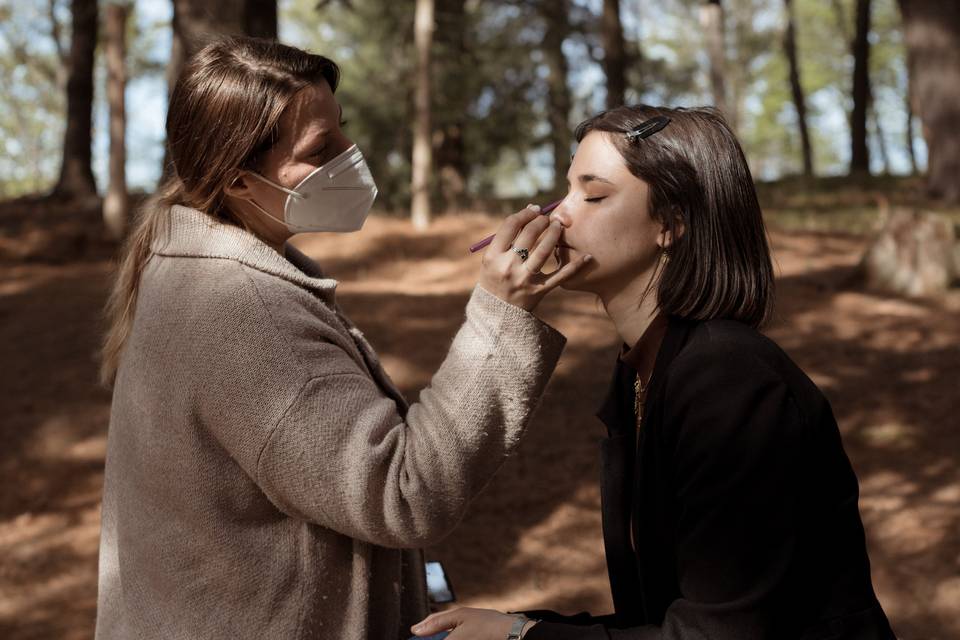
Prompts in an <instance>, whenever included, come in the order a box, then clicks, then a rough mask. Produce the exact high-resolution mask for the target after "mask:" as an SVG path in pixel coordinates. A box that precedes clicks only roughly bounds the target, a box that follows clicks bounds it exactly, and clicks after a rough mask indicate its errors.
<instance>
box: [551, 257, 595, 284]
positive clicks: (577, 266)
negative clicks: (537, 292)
mask: <svg viewBox="0 0 960 640" xmlns="http://www.w3.org/2000/svg"><path fill="white" fill-rule="evenodd" d="M592 260H593V256H591V255H585V256H583V257H582V258H580V259H579V260H573V261H572V262H568V263H567V264H565V265H563V266H562V267H561V268H559V269H557V270H556V271H554V272H553V273H551V274H549V275H548V276H547V279H546V280H545V281H544V282H543V291H544V292H545V293H546V292H548V291H550V290H551V289H555V288H556V287H558V286H560V285H561V284H563V283H564V282H565V281H567V280H569V279H570V278H572V277H573V276H574V275H575V274H576V273H577V272H578V271H580V270H581V269H583V268H584V267H586V266H587V265H588V264H590V262H591V261H592Z"/></svg>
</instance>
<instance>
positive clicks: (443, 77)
mask: <svg viewBox="0 0 960 640" xmlns="http://www.w3.org/2000/svg"><path fill="white" fill-rule="evenodd" d="M436 13H437V15H436V33H435V38H434V39H435V42H434V49H435V52H436V54H437V55H436V56H435V57H436V59H437V60H438V61H440V64H439V65H438V67H439V68H438V69H435V70H434V74H433V75H434V76H436V77H437V78H438V79H440V82H441V83H442V86H444V87H448V88H449V89H448V90H447V91H446V92H445V95H444V99H443V101H442V107H441V109H440V110H439V111H438V112H437V113H436V114H432V115H433V116H434V118H433V119H434V120H435V121H436V125H435V126H436V129H437V130H436V132H435V133H434V135H437V136H439V137H440V143H439V145H436V146H437V157H436V166H437V176H438V178H439V182H440V185H439V186H440V196H441V198H442V200H443V206H444V208H445V209H446V210H448V211H454V210H459V209H462V208H464V207H465V206H466V204H467V203H466V193H467V178H468V173H469V171H468V169H469V167H468V164H467V159H466V148H465V146H464V139H463V134H464V130H465V129H466V127H467V123H466V119H467V109H468V106H469V105H468V92H466V91H463V90H461V88H462V87H463V85H464V79H463V69H464V66H463V65H464V64H468V63H469V62H468V61H469V60H470V59H471V58H470V55H469V54H470V52H469V51H468V50H467V37H466V36H467V33H466V32H467V15H466V3H465V0H439V1H438V2H437V7H436Z"/></svg>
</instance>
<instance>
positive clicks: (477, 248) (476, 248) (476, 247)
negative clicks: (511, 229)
mask: <svg viewBox="0 0 960 640" xmlns="http://www.w3.org/2000/svg"><path fill="white" fill-rule="evenodd" d="M561 202H563V200H557V201H556V202H551V203H550V204H548V205H547V206H545V207H543V208H542V209H540V215H542V216H547V215H550V212H551V211H553V210H554V209H556V208H557V206H558V205H559V204H560V203H561ZM496 235H497V234H493V235H490V236H487V237H486V238H484V239H483V240H481V241H480V242H478V243H476V244H474V245H471V246H470V253H476V252H477V251H480V249H483V248H484V247H485V246H487V245H488V244H490V243H491V242H493V239H494V237H496Z"/></svg>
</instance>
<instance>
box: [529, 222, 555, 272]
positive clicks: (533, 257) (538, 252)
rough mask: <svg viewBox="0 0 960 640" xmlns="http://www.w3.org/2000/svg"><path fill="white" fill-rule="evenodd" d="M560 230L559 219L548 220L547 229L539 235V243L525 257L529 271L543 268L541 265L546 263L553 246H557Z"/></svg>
mask: <svg viewBox="0 0 960 640" xmlns="http://www.w3.org/2000/svg"><path fill="white" fill-rule="evenodd" d="M527 226H528V227H532V226H533V223H532V222H531V223H530V224H529V225H527ZM524 231H526V229H524ZM562 232H563V225H562V224H560V221H559V220H553V221H552V222H549V221H548V226H547V230H546V231H544V232H543V235H542V236H541V237H540V243H539V244H538V245H537V248H536V249H534V250H533V251H531V252H530V257H529V258H527V261H526V263H524V264H525V266H526V268H527V269H529V270H530V272H531V273H537V272H539V271H540V269H542V268H543V265H545V264H546V263H547V260H549V259H550V256H551V255H552V254H553V249H554V247H556V246H557V241H558V240H560V234H561V233H562Z"/></svg>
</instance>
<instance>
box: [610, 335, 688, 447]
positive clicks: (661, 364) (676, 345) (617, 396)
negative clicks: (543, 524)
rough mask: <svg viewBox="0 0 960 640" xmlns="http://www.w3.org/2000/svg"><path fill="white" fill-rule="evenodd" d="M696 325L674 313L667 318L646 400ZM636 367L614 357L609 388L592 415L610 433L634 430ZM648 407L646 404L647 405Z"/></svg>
mask: <svg viewBox="0 0 960 640" xmlns="http://www.w3.org/2000/svg"><path fill="white" fill-rule="evenodd" d="M698 324H699V322H698V321H696V320H685V319H683V318H679V317H677V316H670V317H669V319H668V320H667V329H666V334H665V335H664V336H663V342H661V343H660V349H659V351H657V357H656V361H655V362H654V365H653V374H652V375H651V376H650V381H649V383H648V385H649V386H648V388H647V398H648V400H647V403H648V405H649V404H650V403H651V402H655V401H656V398H657V396H658V394H659V392H660V387H661V386H662V384H663V381H664V379H665V378H666V372H667V369H669V368H670V365H671V364H672V363H673V360H674V359H675V358H676V357H677V355H678V354H679V353H680V351H681V350H682V349H683V347H684V345H685V344H686V343H687V340H688V338H689V336H690V332H691V331H693V329H694V328H695V327H696V326H697V325H698ZM635 377H636V369H634V368H633V367H632V366H630V365H629V364H627V363H625V362H624V361H623V360H622V359H621V358H620V357H618V358H617V363H616V366H615V367H614V370H613V379H612V380H611V381H610V390H609V391H608V392H607V397H606V399H605V400H604V402H603V404H602V405H601V406H600V409H598V410H597V413H596V416H597V417H598V418H600V420H601V421H602V422H603V423H604V424H605V425H606V426H607V429H608V431H609V432H610V434H611V435H614V434H621V433H623V432H624V430H630V429H634V428H635V425H636V422H635V420H636V419H635V417H634V415H633V394H634V390H633V381H634V378H635ZM648 409H649V406H648Z"/></svg>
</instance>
